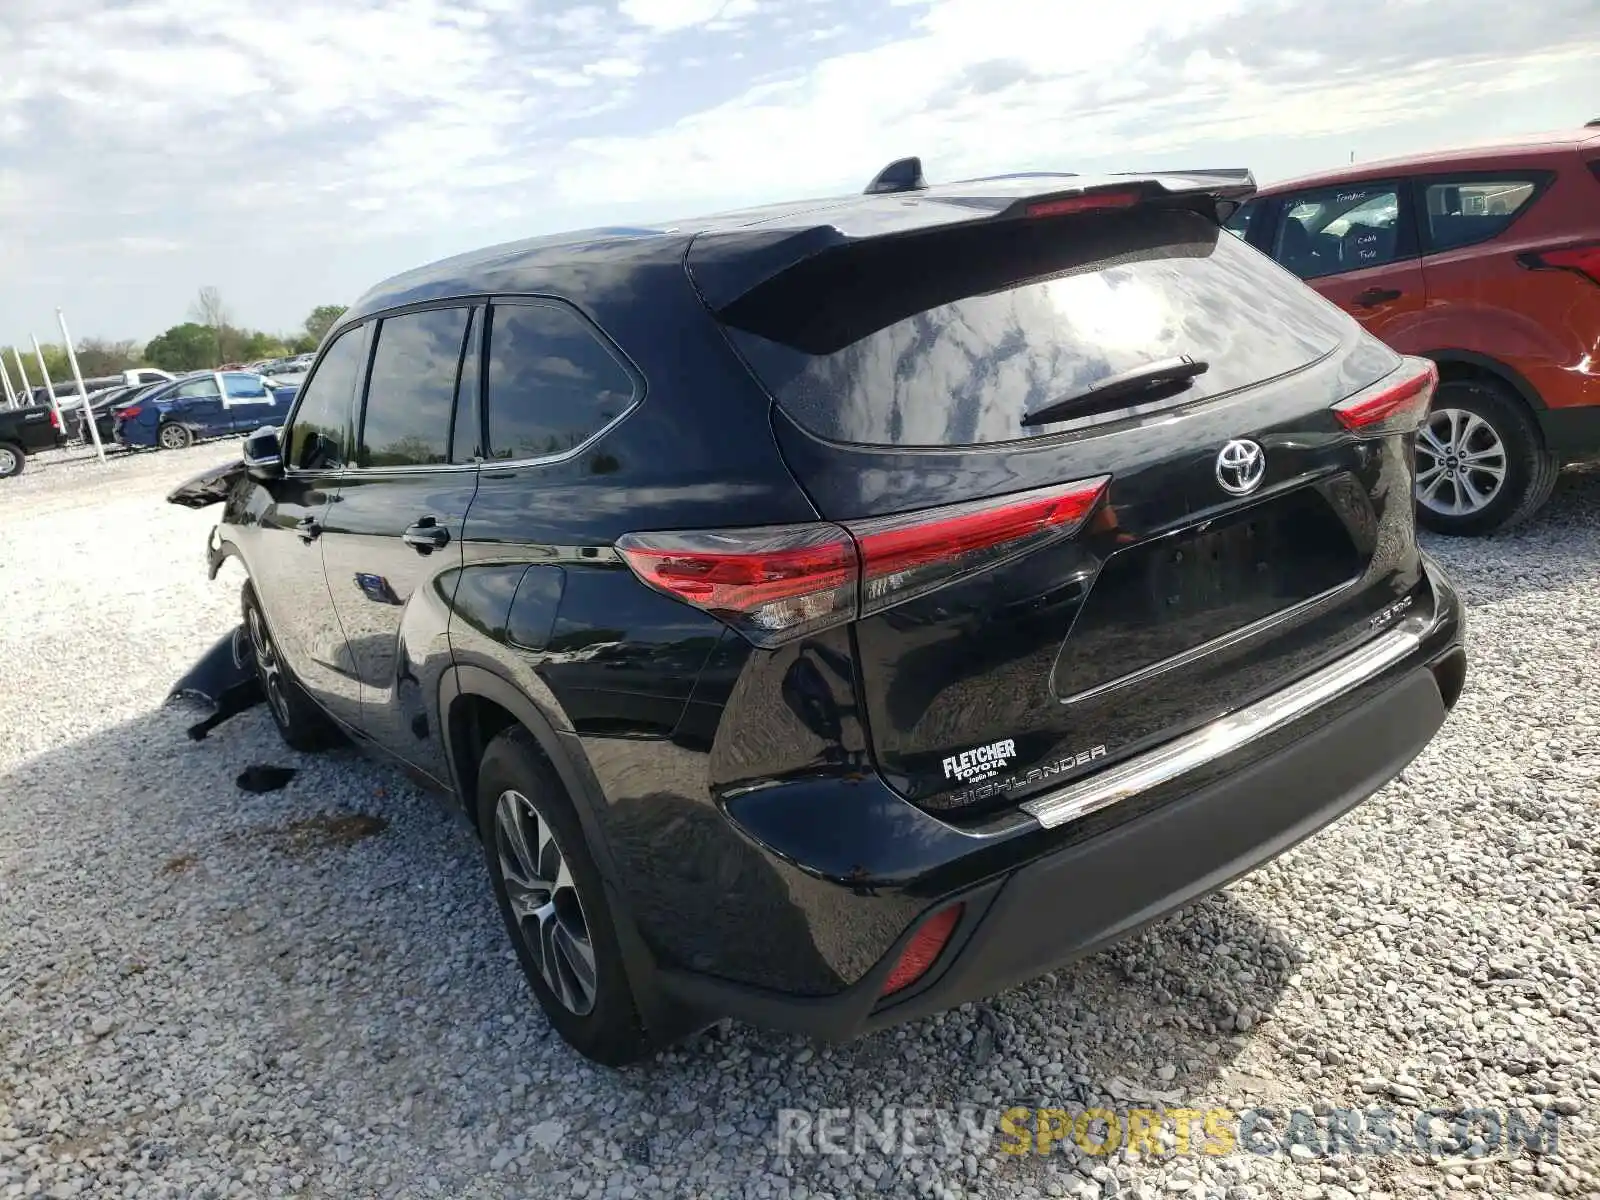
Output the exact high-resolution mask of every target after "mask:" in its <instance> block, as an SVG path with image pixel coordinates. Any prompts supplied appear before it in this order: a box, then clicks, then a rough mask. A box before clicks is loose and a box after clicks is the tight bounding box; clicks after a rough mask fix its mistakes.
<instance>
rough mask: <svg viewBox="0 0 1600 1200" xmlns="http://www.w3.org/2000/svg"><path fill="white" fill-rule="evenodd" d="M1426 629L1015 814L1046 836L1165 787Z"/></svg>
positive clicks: (1375, 665) (1371, 668)
mask: <svg viewBox="0 0 1600 1200" xmlns="http://www.w3.org/2000/svg"><path fill="white" fill-rule="evenodd" d="M1430 625H1431V621H1423V620H1414V621H1413V622H1411V623H1410V624H1408V625H1406V626H1404V627H1402V628H1399V629H1395V630H1392V631H1391V632H1389V633H1386V634H1384V635H1383V636H1382V637H1379V638H1378V639H1376V640H1375V641H1372V642H1369V643H1368V644H1367V645H1365V646H1363V647H1361V648H1360V649H1359V650H1356V651H1354V652H1353V653H1351V654H1348V655H1346V656H1345V657H1343V658H1341V659H1339V660H1338V661H1337V662H1334V663H1331V664H1330V665H1328V666H1326V667H1324V668H1322V669H1321V670H1320V671H1316V672H1314V673H1313V674H1311V675H1308V676H1306V677H1305V678H1304V679H1302V680H1300V681H1299V682H1298V683H1293V684H1290V685H1289V686H1288V687H1286V688H1283V689H1281V690H1280V691H1277V692H1274V693H1273V694H1272V695H1270V696H1267V697H1266V698H1264V699H1262V700H1258V701H1256V703H1254V704H1251V705H1247V706H1246V707H1244V708H1241V709H1238V710H1237V711H1235V712H1232V713H1229V714H1228V715H1227V716H1225V717H1220V718H1218V719H1217V720H1215V721H1212V722H1211V723H1210V724H1209V725H1204V726H1202V727H1201V728H1199V729H1196V730H1194V731H1193V732H1192V733H1187V734H1185V735H1183V736H1182V737H1180V738H1175V739H1174V740H1172V741H1170V742H1167V743H1166V744H1165V745H1162V746H1157V747H1156V748H1155V749H1154V750H1151V751H1148V752H1147V753H1144V754H1141V755H1139V756H1138V757H1136V758H1133V759H1130V760H1128V761H1127V762H1125V763H1122V764H1120V765H1119V766H1115V767H1110V768H1107V769H1106V770H1104V771H1102V772H1100V773H1099V774H1097V775H1095V776H1092V777H1091V778H1089V779H1086V780H1084V781H1082V782H1081V783H1076V784H1073V785H1071V786H1070V787H1065V788H1062V789H1061V790H1060V791H1056V792H1052V793H1050V794H1049V795H1045V796H1039V797H1036V798H1034V799H1032V800H1028V801H1025V802H1024V803H1023V804H1021V805H1020V806H1019V807H1020V808H1021V809H1022V811H1023V812H1026V813H1027V814H1028V815H1029V816H1031V817H1033V819H1034V820H1036V821H1038V823H1039V824H1040V825H1042V826H1044V827H1045V828H1046V829H1054V828H1056V827H1058V826H1061V825H1066V824H1068V823H1069V822H1072V821H1076V820H1079V819H1081V818H1083V817H1086V816H1088V815H1089V814H1090V813H1094V812H1098V811H1100V810H1101V809H1103V808H1109V807H1110V806H1111V805H1113V804H1118V803H1120V802H1121V801H1123V800H1127V799H1129V798H1131V797H1133V796H1137V795H1139V794H1140V793H1141V792H1146V791H1149V790H1150V789H1151V788H1154V787H1159V786H1161V785H1162V784H1166V783H1171V782H1172V781H1173V780H1175V779H1179V778H1181V777H1182V776H1184V775H1187V774H1189V773H1190V772H1191V771H1194V770H1197V769H1199V768H1200V767H1203V766H1205V765H1207V764H1208V763H1211V762H1214V761H1216V760H1217V759H1219V758H1223V757H1226V756H1227V755H1229V754H1233V753H1235V752H1236V751H1238V750H1240V749H1242V748H1243V747H1244V746H1245V745H1247V744H1248V743H1250V742H1252V741H1254V740H1255V739H1257V738H1260V737H1264V736H1265V735H1267V734H1269V733H1272V732H1274V731H1275V730H1278V729H1281V728H1283V727H1284V726H1285V725H1288V724H1290V723H1291V722H1293V721H1295V720H1297V719H1298V718H1300V717H1302V716H1304V715H1305V714H1306V713H1308V712H1311V711H1312V710H1313V709H1315V708H1318V707H1319V706H1321V705H1323V704H1326V703H1328V702H1329V701H1330V700H1333V699H1335V698H1336V697H1338V696H1341V695H1343V694H1344V693H1346V692H1348V691H1350V690H1352V689H1353V688H1356V687H1359V686H1360V685H1361V684H1363V683H1365V682H1367V681H1368V680H1369V679H1371V678H1373V677H1374V676H1376V675H1379V674H1381V673H1382V672H1383V671H1386V670H1387V669H1389V668H1390V667H1392V666H1394V664H1396V663H1398V662H1400V661H1401V660H1402V659H1404V658H1405V657H1406V656H1408V655H1410V654H1411V653H1413V652H1414V651H1415V650H1416V649H1417V648H1418V647H1419V646H1421V644H1422V640H1423V637H1424V636H1425V634H1426V632H1427V630H1428V628H1429V626H1430Z"/></svg>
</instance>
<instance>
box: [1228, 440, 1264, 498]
mask: <svg viewBox="0 0 1600 1200" xmlns="http://www.w3.org/2000/svg"><path fill="white" fill-rule="evenodd" d="M1266 476H1267V452H1266V451H1265V450H1263V449H1262V448H1261V447H1260V446H1258V445H1256V443H1254V442H1252V441H1250V440H1249V439H1247V438H1235V439H1234V440H1233V441H1231V442H1229V443H1228V444H1227V445H1226V446H1224V447H1223V448H1222V449H1221V450H1219V451H1218V452H1217V482H1218V483H1219V484H1220V485H1221V486H1222V490H1223V491H1225V492H1227V493H1228V495H1230V496H1248V495H1249V494H1250V493H1251V492H1253V491H1255V490H1256V489H1257V488H1258V487H1260V486H1261V481H1262V480H1263V479H1265V478H1266Z"/></svg>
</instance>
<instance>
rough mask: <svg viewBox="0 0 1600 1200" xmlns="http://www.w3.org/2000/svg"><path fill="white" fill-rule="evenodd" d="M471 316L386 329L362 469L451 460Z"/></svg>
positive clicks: (384, 325)
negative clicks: (452, 423)
mask: <svg viewBox="0 0 1600 1200" xmlns="http://www.w3.org/2000/svg"><path fill="white" fill-rule="evenodd" d="M469 315H470V310H469V309H465V308H435V309H427V310H424V311H423V312H415V313H406V314H404V315H402V316H398V317H386V318H385V319H384V320H383V321H382V322H380V323H379V325H378V348H377V349H376V350H375V351H374V352H373V355H372V374H371V376H370V378H369V380H368V382H367V403H366V412H365V416H364V417H363V419H362V423H361V449H360V452H359V455H358V457H357V460H356V462H357V465H358V466H363V467H422V466H430V465H433V464H437V463H445V462H449V461H450V415H451V413H452V412H453V411H454V409H455V402H456V374H457V372H458V371H459V370H460V367H461V347H462V345H463V343H464V342H465V340H466V336H467V319H468V317H469Z"/></svg>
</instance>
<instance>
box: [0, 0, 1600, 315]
mask: <svg viewBox="0 0 1600 1200" xmlns="http://www.w3.org/2000/svg"><path fill="white" fill-rule="evenodd" d="M1593 3H1594V0H1546V2H1545V3H1544V4H1542V5H1540V6H1535V7H1533V8H1525V9H1507V8H1505V7H1504V6H1502V5H1499V4H1493V3H1491V2H1490V0H1426V2H1425V0H1343V3H1341V5H1339V6H1334V7H1330V6H1327V5H1323V4H1320V3H1316V2H1314V0H1307V2H1306V3H1302V4H1298V5H1296V6H1292V7H1291V6H1289V5H1286V4H1285V3H1284V0H1215V2H1214V3H1212V4H1209V5H1195V4H1193V3H1191V2H1188V0H1184V2H1182V3H1180V2H1179V0H1118V2H1117V3H1116V4H1114V5H1105V4H1102V3H1099V2H1098V0H1057V2H1056V3H1040V0H904V2H901V0H888V2H887V3H884V2H883V0H880V3H879V5H878V6H876V7H875V8H869V7H862V6H858V5H855V4H853V3H851V0H805V2H804V3H802V2H801V0H621V8H620V10H618V9H615V8H612V7H610V6H609V5H601V4H599V3H594V2H591V0H575V2H570V3H566V4H564V5H563V4H562V0H553V2H552V3H541V4H540V5H538V6H534V5H530V4H528V3H526V2H525V0H347V2H346V3H343V4H340V5H337V6H334V7H329V6H327V5H326V4H325V3H324V0H134V2H131V3H130V2H128V0H6V2H5V3H3V4H0V45H4V46H6V48H7V49H6V57H5V66H4V70H3V71H0V222H3V224H0V256H3V257H4V259H5V262H6V266H7V280H8V286H7V288H6V289H5V290H4V292H3V294H0V341H4V340H5V338H6V336H7V335H5V334H4V332H3V331H4V328H5V324H4V323H5V322H6V321H7V320H10V319H11V317H10V316H9V315H8V314H10V313H11V312H12V311H13V308H12V307H8V306H15V305H20V304H23V303H25V302H26V298H27V297H30V296H33V295H36V294H44V293H46V292H48V293H49V294H50V295H51V296H54V297H57V298H56V299H53V300H52V301H51V304H52V305H53V304H54V303H70V304H72V305H80V304H81V305H84V306H87V307H90V308H91V309H92V307H93V306H94V305H97V304H102V305H105V306H107V307H106V308H105V309H104V315H103V316H100V317H97V318H96V319H95V320H94V321H92V322H90V324H88V325H85V329H86V330H93V329H99V328H101V327H103V328H104V330H105V332H107V333H113V334H115V333H120V332H124V331H133V332H154V330H146V329H145V328H144V323H145V322H147V321H148V320H150V319H152V318H151V317H149V316H148V315H147V312H153V311H157V310H161V311H164V308H174V309H176V310H177V311H176V312H175V313H174V314H173V319H177V317H178V316H181V309H182V307H183V305H184V304H185V303H186V299H183V298H184V297H187V296H188V295H190V294H192V292H193V290H194V288H195V287H196V286H197V285H198V284H199V283H202V282H208V281H211V280H214V279H220V278H227V277H228V275H229V273H230V272H232V274H234V275H235V276H236V277H238V278H239V279H240V280H241V282H240V284H238V285H237V286H238V287H239V288H240V289H241V290H244V291H245V292H246V294H245V295H244V296H241V297H239V298H238V300H237V302H238V304H239V306H240V307H241V309H242V311H241V314H240V315H241V316H242V317H244V318H246V319H249V320H254V321H257V322H259V323H268V324H270V323H274V322H278V323H283V322H287V321H289V320H291V319H292V318H293V316H294V315H295V312H294V310H295V309H296V308H298V307H300V306H301V305H304V306H305V307H309V304H310V303H315V302H318V301H321V300H325V299H328V298H329V297H330V296H331V297H335V298H337V297H345V298H349V297H350V296H352V295H353V294H354V292H355V291H356V290H359V288H360V287H361V286H364V285H365V284H367V283H370V282H371V281H372V278H373V277H375V276H376V275H377V274H381V273H383V272H384V270H385V268H387V269H389V270H399V269H403V268H405V267H408V266H413V265H415V264H416V263H417V262H419V261H423V260H424V259H425V258H426V257H430V256H432V255H434V254H435V253H436V252H441V251H444V250H454V249H460V248H466V247H469V246H471V245H473V244H483V243H484V242H487V241H491V240H496V239H498V238H503V237H508V236H514V235H518V234H526V233H533V232H540V231H542V230H544V229H549V228H552V227H560V226H562V225H572V224H580V223H607V222H609V221H611V220H613V219H614V217H615V215H616V214H617V213H618V212H619V211H627V212H629V213H631V216H630V217H629V218H627V219H639V218H640V217H642V216H644V215H645V208H646V206H648V207H649V208H653V209H654V210H655V215H657V216H659V215H663V214H670V213H672V212H673V211H674V210H677V211H682V210H683V209H684V208H687V207H689V206H695V207H698V206H700V205H702V204H709V205H712V206H722V205H724V204H730V203H734V204H743V203H748V202H751V201H756V200H768V199H780V198H783V197H785V196H796V195H816V194H818V193H819V192H821V191H826V190H828V189H832V188H835V187H840V186H846V187H856V186H860V185H861V184H862V183H864V182H865V180H866V179H867V178H868V177H870V175H871V174H872V173H873V172H874V171H875V170H876V169H877V168H878V167H879V166H881V165H882V164H883V163H884V162H886V161H888V160H889V159H891V158H894V157H898V156H900V155H902V154H907V153H917V154H921V155H922V156H923V157H924V160H925V162H926V164H927V169H928V173H929V175H930V177H932V178H934V179H939V178H946V179H948V178H952V177H955V176H958V175H962V174H969V173H987V172H995V171H1002V170H1007V169H1018V168H1037V167H1043V166H1056V167H1065V168H1068V169H1072V168H1074V167H1082V166H1085V165H1088V167H1089V169H1093V168H1094V166H1095V165H1101V166H1104V165H1108V164H1113V163H1114V164H1116V165H1118V166H1123V167H1140V166H1148V165H1152V164H1153V163H1154V162H1155V160H1158V159H1159V160H1162V161H1163V162H1166V163H1172V162H1174V160H1177V165H1197V164H1204V163H1207V162H1217V161H1218V159H1217V156H1218V155H1222V156H1223V160H1222V161H1221V162H1220V163H1219V165H1253V166H1256V167H1257V169H1258V171H1260V173H1262V174H1263V175H1271V174H1273V173H1274V171H1275V170H1276V169H1277V168H1278V167H1279V166H1290V165H1298V164H1300V163H1301V161H1302V159H1304V160H1305V165H1308V166H1309V165H1321V163H1322V162H1324V161H1325V158H1326V155H1327V154H1328V152H1329V151H1328V144H1327V139H1333V138H1338V139H1344V138H1346V136H1348V139H1349V142H1350V144H1352V145H1357V144H1359V145H1361V146H1363V147H1364V146H1366V145H1368V144H1373V145H1377V144H1385V145H1387V144H1390V143H1391V142H1396V141H1397V140H1398V141H1400V142H1404V141H1405V139H1407V138H1409V139H1412V141H1416V140H1417V139H1422V138H1427V139H1430V140H1433V139H1444V140H1450V141H1459V140H1466V139H1468V138H1470V137H1472V136H1475V135H1477V134H1479V133H1507V132H1514V131H1516V130H1518V129H1519V128H1526V127H1527V125H1528V124H1529V123H1530V121H1531V117H1529V116H1528V115H1527V114H1530V113H1535V112H1537V113H1546V112H1552V111H1556V109H1557V107H1558V105H1568V106H1571V107H1572V114H1573V117H1574V118H1576V119H1583V118H1586V117H1589V116H1593V115H1595V114H1596V113H1600V77H1597V76H1596V75H1595V74H1594V72H1593V71H1592V63H1593V62H1594V61H1596V60H1597V59H1600V28H1597V27H1596V26H1595V25H1594V23H1593V20H1592V16H1593ZM1491 18H1492V20H1491ZM780 23H781V24H780ZM1586 64H1588V65H1589V69H1588V70H1586V69H1585V67H1586ZM1585 89H1586V90H1585ZM1395 131H1400V132H1395ZM1341 144H1342V143H1341ZM1241 147H1242V148H1245V149H1248V150H1249V151H1250V158H1249V161H1248V162H1245V163H1243V164H1241V163H1240V161H1239V160H1238V159H1237V158H1236V157H1235V156H1236V155H1237V154H1240V153H1243V150H1241V149H1240V148H1241ZM1303 147H1312V148H1313V149H1303ZM1337 152H1338V153H1341V154H1342V153H1343V152H1344V151H1342V150H1341V151H1337ZM1313 155H1322V156H1323V158H1321V159H1318V160H1317V161H1316V162H1312V161H1310V158H1311V156H1313ZM633 205H637V206H638V207H637V208H633V207H626V206H633ZM363 242H367V243H371V244H373V245H377V244H379V243H380V242H381V244H382V245H384V246H385V247H388V249H386V250H385V251H384V253H385V254H387V255H389V257H388V258H385V259H383V260H382V262H381V263H377V261H376V260H374V262H375V263H376V265H374V266H373V267H371V268H370V269H371V270H372V271H373V273H374V274H373V275H357V274H354V273H352V275H351V276H350V277H349V278H345V277H343V276H338V277H325V276H324V274H323V272H325V271H331V270H332V269H333V268H331V267H328V266H326V265H325V264H327V263H329V262H331V261H333V260H334V259H335V258H338V257H339V255H340V254H342V253H345V252H349V253H350V254H355V252H354V251H352V250H351V249H350V248H351V247H354V246H356V245H358V244H359V243H363ZM263 253H269V254H270V255H271V256H272V259H273V262H274V263H294V264H301V265H300V267H299V269H298V270H296V271H293V272H290V271H288V270H287V269H285V270H284V271H283V272H281V273H280V274H279V275H273V274H272V273H271V272H270V271H265V270H261V269H258V268H259V267H260V266H262V265H266V264H262V262H261V255H262V254H263ZM373 253H374V254H376V253H377V252H376V251H374V252H373ZM357 257H359V256H357ZM361 261H362V262H363V263H365V262H366V261H367V260H366V259H365V258H362V259H361ZM90 267H92V269H93V271H94V272H96V273H100V274H103V275H104V276H105V277H106V278H107V279H108V280H110V281H111V284H110V285H109V286H106V287H100V288H96V289H92V290H90V289H87V288H84V289H83V291H82V292H81V294H77V295H74V294H72V293H71V292H70V290H66V291H63V289H71V288H72V287H75V286H77V284H76V282H75V281H78V280H81V279H85V278H87V277H88V275H89V268H90ZM368 269H369V268H366V267H363V268H362V270H363V271H366V270H368ZM351 270H352V271H353V270H354V269H353V268H352V269H351ZM269 277H270V279H271V282H267V280H268V279H269ZM284 280H288V282H284ZM13 281H14V282H13ZM40 281H42V282H40ZM35 285H37V286H35ZM251 288H259V293H257V294H255V295H253V296H252V295H251V294H250V293H249V289H251ZM161 289H165V291H161ZM147 293H149V299H148V300H141V302H140V304H139V306H138V311H137V312H135V313H132V314H129V313H127V312H126V311H125V308H117V309H112V308H111V307H110V305H112V304H113V303H119V304H125V302H124V301H116V300H114V299H113V298H115V297H118V296H122V297H126V296H127V295H129V294H138V295H140V296H141V297H143V296H145V295H146V294H147ZM175 297H176V298H175ZM252 304H255V305H258V306H259V307H260V308H262V309H264V310H267V311H263V312H262V313H261V314H260V315H257V314H256V313H255V312H253V311H252V310H251V308H250V306H251V305H252ZM18 311H20V310H18ZM74 311H77V310H76V308H75V309H74ZM27 319H29V320H33V319H34V318H27ZM130 325H132V326H133V327H134V328H133V329H132V330H129V328H128V327H129V326H130Z"/></svg>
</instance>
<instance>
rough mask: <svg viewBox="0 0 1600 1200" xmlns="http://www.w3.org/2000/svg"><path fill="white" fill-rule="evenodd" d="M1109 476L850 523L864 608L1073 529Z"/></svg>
mask: <svg viewBox="0 0 1600 1200" xmlns="http://www.w3.org/2000/svg"><path fill="white" fill-rule="evenodd" d="M1110 482H1111V477H1110V476H1109V475H1102V476H1100V477H1098V478H1096V479H1083V480H1079V481H1078V482H1076V483H1067V484H1062V485H1061V486H1059V487H1052V488H1044V489H1042V490H1040V491H1036V492H1028V493H1026V494H1025V495H1024V496H1023V497H1022V498H1020V499H1019V498H1017V497H1006V498H1005V499H1002V500H1000V501H994V500H980V501H977V502H976V503H972V504H953V505H951V506H949V507H948V508H936V509H933V510H932V511H930V512H920V513H908V514H906V515H903V516H897V517H884V518H881V519H878V520H872V521H859V522H852V523H851V524H850V527H849V528H850V532H851V533H853V534H854V535H855V538H856V544H857V545H859V546H860V547H861V559H862V610H863V612H864V613H868V612H875V611H877V610H878V609H880V608H886V607H888V605H890V604H898V603H900V602H901V601H902V600H907V599H910V598H911V597H912V596H914V595H917V594H918V593H919V592H923V591H926V590H927V589H928V588H930V587H934V586H937V585H938V584H941V583H945V582H947V581H948V580H950V579H952V578H954V577H955V576H957V575H962V574H966V573H968V572H970V571H976V570H980V569H981V568H983V567H987V566H993V565H995V564H996V563H999V562H1002V561H1004V560H1005V559H1007V558H1011V557H1012V556H1014V555H1017V554H1021V553H1023V552H1024V551H1026V550H1028V549H1029V548H1031V547H1032V546H1034V545H1035V544H1037V543H1040V542H1043V541H1047V540H1050V539H1053V538H1055V537H1058V536H1060V535H1061V534H1062V533H1064V532H1072V531H1075V530H1076V529H1077V528H1078V527H1079V526H1081V525H1082V524H1083V522H1084V519H1085V518H1086V517H1088V515H1089V513H1090V512H1091V511H1092V510H1093V509H1094V506H1095V505H1096V504H1097V503H1099V500H1100V497H1101V496H1102V495H1104V494H1105V490H1106V486H1107V485H1108V484H1109V483H1110Z"/></svg>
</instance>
